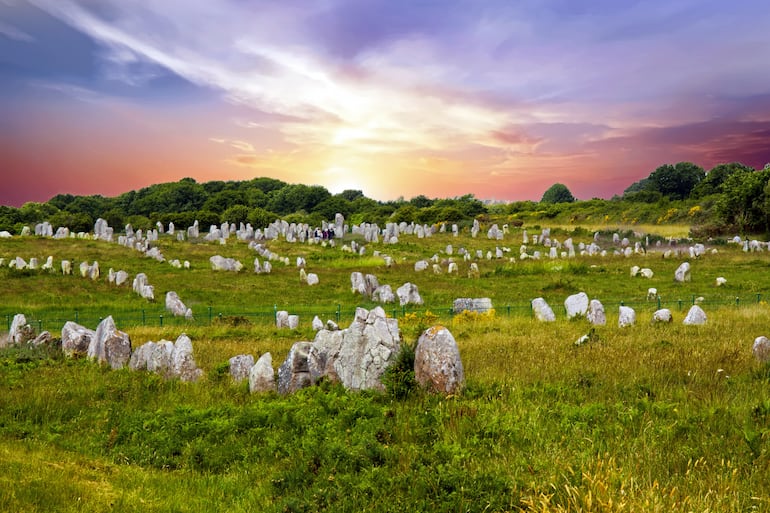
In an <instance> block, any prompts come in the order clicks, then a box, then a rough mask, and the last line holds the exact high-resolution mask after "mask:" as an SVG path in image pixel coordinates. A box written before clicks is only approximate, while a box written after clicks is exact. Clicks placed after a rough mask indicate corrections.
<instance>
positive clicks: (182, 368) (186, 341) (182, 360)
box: [171, 333, 203, 381]
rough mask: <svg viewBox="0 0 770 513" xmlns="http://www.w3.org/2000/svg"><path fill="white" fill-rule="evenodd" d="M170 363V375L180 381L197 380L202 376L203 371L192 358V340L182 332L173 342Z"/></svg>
mask: <svg viewBox="0 0 770 513" xmlns="http://www.w3.org/2000/svg"><path fill="white" fill-rule="evenodd" d="M171 365H172V367H171V370H172V375H173V376H175V377H177V378H179V379H180V380H182V381H198V379H200V377H201V376H203V371H202V370H201V369H199V368H198V366H197V365H196V364H195V359H194V358H193V346H192V341H191V340H190V337H188V336H187V335H185V334H184V333H182V334H181V335H179V337H178V338H177V339H176V342H174V353H173V355H172V362H171Z"/></svg>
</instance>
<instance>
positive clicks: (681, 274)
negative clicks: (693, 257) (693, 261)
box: [674, 262, 692, 283]
mask: <svg viewBox="0 0 770 513" xmlns="http://www.w3.org/2000/svg"><path fill="white" fill-rule="evenodd" d="M674 279H675V280H676V281H678V282H680V283H683V282H686V281H690V280H691V279H692V277H691V275H690V263H689V262H682V265H680V266H679V267H677V268H676V271H674Z"/></svg>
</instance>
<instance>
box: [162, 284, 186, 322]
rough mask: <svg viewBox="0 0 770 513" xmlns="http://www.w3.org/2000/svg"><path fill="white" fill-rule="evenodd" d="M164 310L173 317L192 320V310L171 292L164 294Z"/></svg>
mask: <svg viewBox="0 0 770 513" xmlns="http://www.w3.org/2000/svg"><path fill="white" fill-rule="evenodd" d="M166 310H168V311H169V312H171V313H172V314H173V315H174V317H184V318H186V319H192V317H193V315H192V310H190V309H189V308H187V307H186V306H185V304H184V303H182V300H181V299H179V295H177V293H176V292H174V291H173V290H169V291H168V292H166Z"/></svg>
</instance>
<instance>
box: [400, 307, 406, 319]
mask: <svg viewBox="0 0 770 513" xmlns="http://www.w3.org/2000/svg"><path fill="white" fill-rule="evenodd" d="M401 315H402V316H405V315H406V305H404V306H402V307H401Z"/></svg>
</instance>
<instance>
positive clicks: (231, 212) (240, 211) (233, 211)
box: [219, 205, 251, 226]
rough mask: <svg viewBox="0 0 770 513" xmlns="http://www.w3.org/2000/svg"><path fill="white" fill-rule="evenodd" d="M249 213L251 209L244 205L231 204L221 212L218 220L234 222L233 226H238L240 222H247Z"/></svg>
mask: <svg viewBox="0 0 770 513" xmlns="http://www.w3.org/2000/svg"><path fill="white" fill-rule="evenodd" d="M250 214H251V209H249V207H247V206H246V205H233V206H232V207H229V208H227V209H226V210H225V211H224V212H222V215H221V216H220V218H219V220H220V223H228V224H233V223H234V224H235V226H238V225H239V224H240V223H244V224H245V223H248V222H249V215H250Z"/></svg>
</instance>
